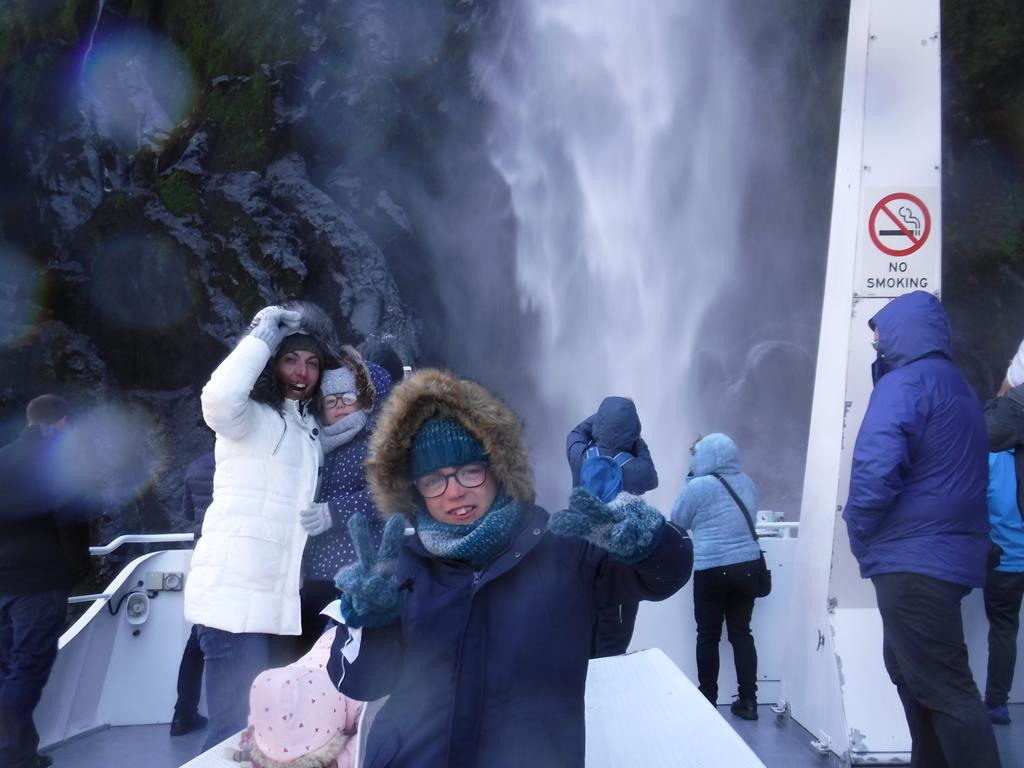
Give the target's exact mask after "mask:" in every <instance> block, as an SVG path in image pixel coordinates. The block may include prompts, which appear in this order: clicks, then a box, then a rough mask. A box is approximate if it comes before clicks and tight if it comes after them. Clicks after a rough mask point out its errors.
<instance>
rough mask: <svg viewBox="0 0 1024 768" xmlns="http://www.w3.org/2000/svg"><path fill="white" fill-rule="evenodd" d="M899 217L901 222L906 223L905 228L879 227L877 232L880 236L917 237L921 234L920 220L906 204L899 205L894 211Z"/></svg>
mask: <svg viewBox="0 0 1024 768" xmlns="http://www.w3.org/2000/svg"><path fill="white" fill-rule="evenodd" d="M896 212H897V213H898V214H899V215H900V218H901V219H903V223H904V224H906V225H907V230H908V231H904V230H902V229H880V230H878V234H879V236H880V237H913V238H918V237H920V236H921V220H920V219H919V218H917V216H915V215H914V210H913V209H912V208H910V207H908V206H906V205H901V206H900V207H899V209H898V210H897V211H896Z"/></svg>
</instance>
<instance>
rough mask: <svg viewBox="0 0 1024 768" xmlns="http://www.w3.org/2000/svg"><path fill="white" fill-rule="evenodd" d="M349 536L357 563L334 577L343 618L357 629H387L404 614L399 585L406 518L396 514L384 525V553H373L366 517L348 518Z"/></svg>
mask: <svg viewBox="0 0 1024 768" xmlns="http://www.w3.org/2000/svg"><path fill="white" fill-rule="evenodd" d="M348 535H349V536H351V537H352V544H353V545H354V546H355V549H356V556H357V557H358V558H359V559H358V560H357V561H356V562H354V563H351V564H350V565H346V566H345V567H344V568H342V569H341V570H340V571H338V575H337V576H335V577H334V583H335V585H336V586H337V587H338V589H339V590H341V615H342V616H344V617H345V624H346V625H348V626H350V627H353V628H358V627H370V628H374V627H384V626H387V625H388V624H391V623H393V622H395V621H398V618H399V616H401V615H402V593H401V590H400V589H399V585H398V548H399V547H400V546H402V536H404V535H405V518H404V517H402V516H401V515H393V516H392V517H391V519H390V520H388V522H387V525H385V526H384V538H383V540H382V541H381V543H380V550H378V551H377V552H374V551H373V542H372V541H371V539H370V527H369V525H368V524H367V522H366V518H365V517H363V516H362V515H352V516H351V517H350V518H349V519H348Z"/></svg>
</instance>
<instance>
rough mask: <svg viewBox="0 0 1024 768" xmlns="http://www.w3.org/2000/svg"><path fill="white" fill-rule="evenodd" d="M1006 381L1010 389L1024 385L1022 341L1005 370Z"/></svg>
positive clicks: (1023, 342) (1023, 348)
mask: <svg viewBox="0 0 1024 768" xmlns="http://www.w3.org/2000/svg"><path fill="white" fill-rule="evenodd" d="M1006 380H1007V382H1009V384H1010V386H1011V387H1019V386H1020V385H1021V384H1024V341H1022V342H1021V343H1020V347H1019V348H1018V349H1017V354H1016V355H1014V356H1013V360H1011V361H1010V367H1009V368H1007V369H1006Z"/></svg>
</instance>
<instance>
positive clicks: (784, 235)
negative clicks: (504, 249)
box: [478, 0, 838, 519]
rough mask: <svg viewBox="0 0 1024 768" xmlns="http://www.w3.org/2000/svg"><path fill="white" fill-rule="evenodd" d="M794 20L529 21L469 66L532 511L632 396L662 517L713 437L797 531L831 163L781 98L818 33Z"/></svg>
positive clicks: (623, 11)
mask: <svg viewBox="0 0 1024 768" xmlns="http://www.w3.org/2000/svg"><path fill="white" fill-rule="evenodd" d="M788 6H789V7H792V8H797V7H798V4H795V3H789V4H788ZM786 7H787V5H786V4H784V5H783V6H782V8H781V9H779V8H776V9H768V8H764V9H755V8H753V7H751V6H750V5H749V4H743V3H737V2H725V3H721V4H719V3H715V4H708V3H700V2H695V1H694V0H678V1H677V2H668V1H667V0H666V1H662V2H655V3H641V4H622V3H615V2H611V1H610V0H608V1H607V2H597V3H595V2H593V1H592V0H561V1H560V2H550V1H548V0H545V1H544V2H540V1H539V0H538V1H537V2H533V3H527V4H525V6H524V7H523V9H522V11H521V14H520V15H519V16H518V17H517V18H516V19H515V23H514V24H513V25H512V27H511V28H510V31H509V33H508V35H507V37H506V39H505V45H504V47H503V48H501V49H495V50H489V51H483V52H481V54H480V56H479V59H478V71H479V76H480V79H481V82H482V83H483V87H484V88H485V90H486V91H487V94H488V96H489V97H490V98H491V99H492V100H493V102H494V105H495V118H494V122H493V128H492V131H491V135H490V146H491V153H492V158H493V161H494V163H495V164H496V166H497V167H498V169H499V170H500V172H501V173H502V175H503V176H504V178H505V179H506V181H507V183H508V185H509V187H510V190H511V196H512V206H513V208H514V214H515V219H516V225H517V230H516V236H517V241H516V275H517V281H518V283H517V284H518V290H519V295H520V300H521V302H522V306H523V308H524V310H526V311H528V312H529V313H530V314H531V315H534V316H536V318H537V325H538V335H537V338H536V340H535V342H534V351H535V354H534V364H533V369H532V373H533V375H534V377H535V380H536V385H537V387H538V392H539V397H540V400H541V403H539V404H538V405H537V409H538V410H542V411H543V412H544V414H545V415H544V417H543V418H540V419H536V418H535V419H534V421H533V424H532V433H531V438H532V442H533V444H534V446H535V448H536V453H537V457H536V458H537V461H536V466H537V468H538V488H539V491H540V494H541V498H542V501H545V502H547V503H549V504H562V503H564V498H565V494H566V491H567V490H568V485H569V475H568V468H567V466H566V463H565V458H564V455H562V454H561V453H560V451H561V449H562V447H563V446H564V438H565V435H566V433H567V432H568V431H569V429H571V428H572V427H573V426H574V425H575V424H576V423H577V422H579V421H580V420H582V419H583V418H585V417H586V416H588V415H590V414H591V413H593V412H594V410H595V409H596V407H597V405H598V404H599V403H600V401H601V398H602V397H604V396H605V395H624V396H629V397H632V398H634V400H635V401H636V403H637V407H638V410H639V412H640V417H641V420H642V423H643V435H644V437H645V439H646V440H647V442H648V444H649V445H650V447H651V451H652V455H653V457H654V460H655V462H656V464H657V467H658V471H659V475H660V477H661V487H660V488H659V489H658V490H657V491H655V492H653V493H652V494H650V498H651V499H652V501H653V502H654V503H655V504H656V505H657V506H659V508H661V509H662V510H663V511H665V512H666V513H667V512H668V511H669V509H670V507H671V504H672V501H673V500H674V498H675V496H676V495H677V494H678V493H679V491H680V489H681V488H682V484H683V478H684V476H685V474H686V472H687V469H688V456H687V452H686V449H687V447H688V446H689V445H690V444H691V443H692V442H693V440H694V438H695V437H696V436H697V435H698V434H701V433H703V434H707V433H708V432H711V431H724V432H729V433H730V434H732V435H733V436H734V437H735V438H736V439H737V443H738V444H739V445H740V450H741V456H742V457H743V458H744V464H745V466H747V467H749V469H750V470H751V474H752V475H754V477H755V479H756V480H758V481H759V485H761V487H762V498H763V499H765V500H766V502H767V505H768V506H769V507H774V508H776V509H780V508H781V509H783V510H784V511H785V513H786V514H787V516H788V518H789V519H794V518H795V517H796V513H797V510H798V509H799V489H800V485H801V481H802V475H801V472H802V466H803V452H804V449H805V445H806V437H807V436H806V429H807V419H808V416H809V406H810V395H811V388H812V385H813V382H812V380H811V378H812V376H813V358H814V353H815V347H814V345H815V342H816V339H815V335H816V331H817V317H818V313H819V311H820V302H821V286H822V281H823V275H824V253H825V248H826V244H827V229H828V212H827V208H823V205H822V203H821V202H820V199H827V197H828V190H829V189H830V184H831V177H830V175H829V174H830V173H831V161H830V160H829V157H830V152H834V147H833V148H832V149H827V148H826V149H825V150H824V151H814V152H811V153H808V151H807V148H806V146H801V142H802V141H804V140H806V138H807V135H808V133H810V132H813V131H814V130H817V129H818V128H819V125H818V124H817V123H814V122H812V123H810V124H807V123H805V124H804V125H801V124H800V119H801V118H800V115H801V114H802V113H803V112H806V111H807V109H808V108H809V106H810V104H809V102H808V98H809V97H810V96H812V94H808V93H807V92H806V86H807V83H806V82H803V83H801V82H799V81H797V80H795V79H793V78H794V75H798V74H799V73H800V67H801V66H806V63H805V62H803V61H802V57H806V56H807V48H809V47H810V46H811V41H807V40H804V41H801V40H800V35H802V34H807V33H808V32H809V31H814V30H815V25H814V20H813V19H806V18H803V19H802V21H801V23H800V24H794V23H793V22H794V19H793V18H787V13H789V15H790V16H792V12H787V10H786ZM819 15H822V14H820V13H819ZM800 46H803V50H801V49H800ZM835 104H836V106H835V107H834V108H832V107H829V108H830V109H834V114H832V116H830V117H827V118H824V119H825V121H826V123H827V122H828V121H832V124H834V121H835V120H836V119H837V117H838V109H837V106H838V101H836V102H835ZM822 108H826V107H825V106H824V105H822ZM832 141H833V142H834V135H833V136H832ZM815 166H818V167H817V168H815ZM528 425H529V419H528ZM765 491H767V493H765ZM545 496H546V497H547V498H545Z"/></svg>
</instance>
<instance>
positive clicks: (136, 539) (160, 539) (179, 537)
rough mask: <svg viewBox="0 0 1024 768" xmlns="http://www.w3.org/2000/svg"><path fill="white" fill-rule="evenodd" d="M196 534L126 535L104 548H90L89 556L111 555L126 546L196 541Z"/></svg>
mask: <svg viewBox="0 0 1024 768" xmlns="http://www.w3.org/2000/svg"><path fill="white" fill-rule="evenodd" d="M195 537H196V535H195V534H194V533H126V534H123V535H122V536H118V537H117V538H116V539H114V540H113V541H112V542H110V543H109V544H107V545H106V546H103V547H89V554H90V555H92V556H93V557H101V556H103V555H109V554H110V553H111V552H113V551H114V550H115V549H117V548H118V547H121V546H123V545H125V544H165V543H168V542H177V541H194V540H195Z"/></svg>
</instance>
